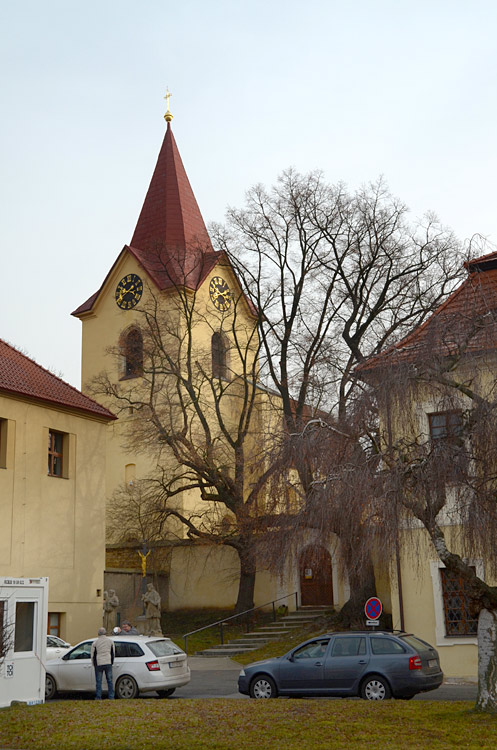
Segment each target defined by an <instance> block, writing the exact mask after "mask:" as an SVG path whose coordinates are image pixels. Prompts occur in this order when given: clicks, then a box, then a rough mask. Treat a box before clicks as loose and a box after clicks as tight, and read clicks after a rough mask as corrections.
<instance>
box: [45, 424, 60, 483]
mask: <svg viewBox="0 0 497 750" xmlns="http://www.w3.org/2000/svg"><path fill="white" fill-rule="evenodd" d="M63 449H64V434H63V433H62V432H54V431H53V430H49V431H48V474H49V476H51V477H61V476H62V469H63V458H64V456H63Z"/></svg>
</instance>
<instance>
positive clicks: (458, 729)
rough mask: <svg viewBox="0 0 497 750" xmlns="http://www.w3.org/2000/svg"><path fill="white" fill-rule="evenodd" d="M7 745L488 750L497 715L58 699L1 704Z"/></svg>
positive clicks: (122, 749)
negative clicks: (30, 704)
mask: <svg viewBox="0 0 497 750" xmlns="http://www.w3.org/2000/svg"><path fill="white" fill-rule="evenodd" d="M0 747H1V748H12V750H18V749H19V750H20V749H22V750H28V748H29V750H135V749H136V750H165V749H166V748H167V749H168V750H191V748H194V749H195V750H203V749H204V748H205V749H210V748H216V750H224V749H226V750H227V749H228V748H229V749H231V748H233V749H234V748H237V749H238V748H245V747H263V748H264V750H281V748H284V750H303V748H305V750H333V748H346V749H347V750H355V749H356V748H369V749H370V750H399V748H401V749H402V750H404V749H406V750H408V749H409V748H425V747H429V748H430V750H438V749H439V748H444V750H445V749H446V748H461V747H464V748H479V749H482V748H495V747H497V718H496V717H493V716H489V715H484V714H477V713H475V712H473V711H472V710H469V709H468V706H467V704H465V703H446V702H433V703H427V702H424V701H419V702H413V703H404V702H401V701H399V702H395V701H388V702H386V703H365V702H363V701H349V700H269V701H250V700H226V699H211V700H188V699H181V700H180V699H176V700H162V701H161V700H145V699H140V700H135V701H109V702H107V701H102V702H82V701H63V702H60V703H50V704H45V705H41V706H32V707H27V706H13V707H11V708H8V709H4V710H2V711H0Z"/></svg>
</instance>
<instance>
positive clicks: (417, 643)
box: [399, 635, 431, 651]
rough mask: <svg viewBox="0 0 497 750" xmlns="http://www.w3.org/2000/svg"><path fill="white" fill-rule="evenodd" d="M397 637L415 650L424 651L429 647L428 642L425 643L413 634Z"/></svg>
mask: <svg viewBox="0 0 497 750" xmlns="http://www.w3.org/2000/svg"><path fill="white" fill-rule="evenodd" d="M399 638H401V639H402V640H403V641H405V642H406V643H407V644H408V645H409V646H411V647H412V648H414V649H416V651H426V649H428V648H431V646H430V644H429V643H425V641H422V640H421V639H420V638H416V636H415V635H401V636H399Z"/></svg>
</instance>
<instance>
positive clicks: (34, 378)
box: [0, 339, 116, 420]
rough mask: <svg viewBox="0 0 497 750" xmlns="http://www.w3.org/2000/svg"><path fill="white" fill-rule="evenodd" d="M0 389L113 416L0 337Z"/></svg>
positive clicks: (107, 416) (113, 417)
mask: <svg viewBox="0 0 497 750" xmlns="http://www.w3.org/2000/svg"><path fill="white" fill-rule="evenodd" d="M2 391H4V392H7V393H11V394H15V395H16V396H24V397H26V398H33V399H35V400H37V401H43V402H44V403H48V404H50V405H52V406H65V407H68V408H70V409H76V410H77V411H81V412H85V413H87V414H92V415H94V416H98V417H102V418H104V419H109V420H110V419H116V417H115V416H114V414H112V413H111V412H110V411H109V410H108V409H105V408H104V407H103V406H101V405H100V404H98V403H97V402H96V401H94V400H93V399H91V398H88V396H85V395H84V394H83V393H81V391H78V389H77V388H74V387H73V386H72V385H69V384H68V383H65V382H64V381H63V380H61V379H60V378H58V377H57V376H56V375H53V374H52V373H51V372H49V371H48V370H45V368H44V367H41V366H40V365H38V364H37V363H36V362H35V361H34V360H32V359H30V358H29V357H26V355H25V354H22V353H21V352H20V351H18V350H17V349H15V348H14V347H13V346H11V345H10V344H7V342H6V341H2V339H0V392H2Z"/></svg>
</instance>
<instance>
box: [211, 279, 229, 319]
mask: <svg viewBox="0 0 497 750" xmlns="http://www.w3.org/2000/svg"><path fill="white" fill-rule="evenodd" d="M209 296H210V298H211V302H212V304H213V305H214V307H215V308H216V309H217V310H219V311H220V312H226V311H227V310H229V309H230V307H231V290H230V288H229V286H228V283H227V282H226V281H225V280H224V279H223V278H222V276H213V277H212V279H211V283H210V284H209Z"/></svg>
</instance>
